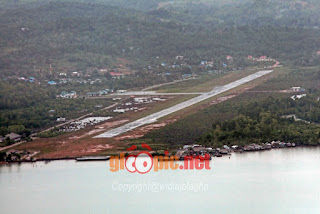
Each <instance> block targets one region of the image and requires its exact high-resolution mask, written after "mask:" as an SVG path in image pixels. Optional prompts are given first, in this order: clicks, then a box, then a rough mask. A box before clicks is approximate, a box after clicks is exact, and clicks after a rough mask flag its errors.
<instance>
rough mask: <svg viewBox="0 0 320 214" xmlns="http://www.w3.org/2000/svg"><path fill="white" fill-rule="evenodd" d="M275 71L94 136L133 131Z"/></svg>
mask: <svg viewBox="0 0 320 214" xmlns="http://www.w3.org/2000/svg"><path fill="white" fill-rule="evenodd" d="M271 72H273V70H264V71H258V72H256V73H254V74H251V75H249V76H246V77H244V78H242V79H239V80H236V81H234V82H231V83H228V84H226V85H224V86H217V87H215V88H214V89H213V90H212V91H210V92H207V93H203V94H201V95H200V96H197V97H195V98H191V99H190V100H187V101H184V102H182V103H179V104H177V105H175V106H172V107H169V108H166V109H164V110H161V111H159V112H156V113H153V114H150V115H148V116H146V117H143V118H141V119H138V120H136V121H133V122H130V123H127V124H125V125H122V126H120V127H118V128H114V129H111V130H108V131H107V132H105V133H102V134H100V135H98V136H95V137H94V138H112V137H115V136H118V135H121V134H123V133H125V132H128V131H131V130H133V129H135V128H138V127H140V126H143V125H146V124H150V123H154V122H156V121H157V120H158V119H159V118H162V117H165V116H167V115H169V114H172V113H174V112H177V111H180V110H182V109H184V108H187V107H189V106H192V105H194V104H197V103H199V102H202V101H204V100H206V99H209V98H211V97H214V96H216V95H219V94H221V93H223V92H226V91H229V90H231V89H233V88H236V87H238V86H240V85H243V84H245V83H248V82H250V81H252V80H255V79H257V78H259V77H262V76H264V75H266V74H269V73H271Z"/></svg>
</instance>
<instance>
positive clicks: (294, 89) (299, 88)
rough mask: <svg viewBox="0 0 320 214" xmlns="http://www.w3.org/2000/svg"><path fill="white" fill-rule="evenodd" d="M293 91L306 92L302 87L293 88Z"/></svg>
mask: <svg viewBox="0 0 320 214" xmlns="http://www.w3.org/2000/svg"><path fill="white" fill-rule="evenodd" d="M291 91H294V92H300V91H305V89H304V88H301V87H292V88H291Z"/></svg>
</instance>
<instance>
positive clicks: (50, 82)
mask: <svg viewBox="0 0 320 214" xmlns="http://www.w3.org/2000/svg"><path fill="white" fill-rule="evenodd" d="M48 84H49V85H57V83H56V82H55V81H48Z"/></svg>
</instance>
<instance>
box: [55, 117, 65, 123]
mask: <svg viewBox="0 0 320 214" xmlns="http://www.w3.org/2000/svg"><path fill="white" fill-rule="evenodd" d="M64 121H66V118H64V117H58V118H57V122H64Z"/></svg>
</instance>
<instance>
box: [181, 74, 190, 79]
mask: <svg viewBox="0 0 320 214" xmlns="http://www.w3.org/2000/svg"><path fill="white" fill-rule="evenodd" d="M189 77H192V74H183V75H182V78H184V79H186V78H189Z"/></svg>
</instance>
